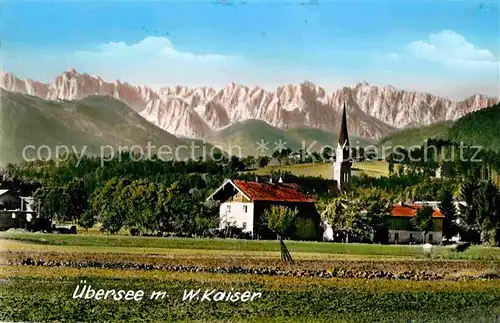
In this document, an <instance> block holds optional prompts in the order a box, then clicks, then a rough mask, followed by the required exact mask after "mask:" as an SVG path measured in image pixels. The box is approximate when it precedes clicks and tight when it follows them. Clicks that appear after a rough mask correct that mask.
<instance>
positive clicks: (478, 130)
mask: <svg viewBox="0 0 500 323" xmlns="http://www.w3.org/2000/svg"><path fill="white" fill-rule="evenodd" d="M448 137H449V139H451V140H453V141H456V142H464V143H465V144H468V145H480V146H483V147H484V148H486V149H492V150H496V151H499V150H500V104H496V105H494V106H491V107H489V108H486V109H482V110H478V111H476V112H472V113H470V114H467V115H465V116H463V117H462V118H460V119H458V120H457V121H456V122H455V123H454V124H453V126H452V127H451V128H450V129H449V130H448Z"/></svg>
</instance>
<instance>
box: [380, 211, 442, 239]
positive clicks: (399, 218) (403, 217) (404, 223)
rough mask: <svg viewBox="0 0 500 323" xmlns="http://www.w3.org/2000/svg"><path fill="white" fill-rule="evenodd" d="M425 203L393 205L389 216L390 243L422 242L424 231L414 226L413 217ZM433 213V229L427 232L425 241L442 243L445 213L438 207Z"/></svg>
mask: <svg viewBox="0 0 500 323" xmlns="http://www.w3.org/2000/svg"><path fill="white" fill-rule="evenodd" d="M423 205H424V204H423V203H418V204H405V203H399V204H395V205H394V206H393V207H392V211H391V216H390V218H389V243H412V242H414V243H422V242H423V241H422V232H421V231H419V230H416V229H415V228H413V226H412V224H411V219H412V218H413V217H414V216H415V215H416V214H417V211H418V210H419V209H420V208H422V207H423ZM433 208H434V213H433V214H432V229H431V230H430V231H429V232H427V233H426V235H425V242H428V243H440V242H441V239H442V238H443V219H444V215H443V214H442V213H441V211H439V209H438V208H436V207H433Z"/></svg>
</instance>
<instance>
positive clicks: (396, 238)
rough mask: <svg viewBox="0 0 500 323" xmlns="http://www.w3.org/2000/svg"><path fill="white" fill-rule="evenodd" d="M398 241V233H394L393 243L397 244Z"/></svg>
mask: <svg viewBox="0 0 500 323" xmlns="http://www.w3.org/2000/svg"><path fill="white" fill-rule="evenodd" d="M398 240H399V233H398V232H396V233H394V241H396V242H397V241H398Z"/></svg>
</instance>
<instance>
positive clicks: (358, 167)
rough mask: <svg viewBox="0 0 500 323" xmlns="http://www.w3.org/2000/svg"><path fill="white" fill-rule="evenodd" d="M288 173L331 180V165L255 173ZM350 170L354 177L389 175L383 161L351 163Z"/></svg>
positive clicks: (283, 167)
mask: <svg viewBox="0 0 500 323" xmlns="http://www.w3.org/2000/svg"><path fill="white" fill-rule="evenodd" d="M278 170H282V171H289V172H291V173H292V174H294V175H297V176H321V177H323V178H328V179H331V178H333V170H332V164H330V163H308V164H295V165H282V166H268V167H266V168H261V169H258V170H257V171H255V173H257V174H258V175H267V174H270V173H271V171H278ZM352 170H353V174H354V175H360V174H362V173H364V174H366V175H369V176H373V177H380V176H387V175H388V174H389V167H388V165H387V163H386V162H385V161H366V162H358V163H353V165H352Z"/></svg>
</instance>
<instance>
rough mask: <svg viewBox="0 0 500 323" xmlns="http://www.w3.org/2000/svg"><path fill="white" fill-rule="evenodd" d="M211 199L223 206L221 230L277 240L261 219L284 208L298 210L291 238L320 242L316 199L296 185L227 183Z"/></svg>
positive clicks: (248, 182)
mask: <svg viewBox="0 0 500 323" xmlns="http://www.w3.org/2000/svg"><path fill="white" fill-rule="evenodd" d="M208 200H215V201H219V202H220V203H221V204H220V209H219V216H220V228H225V227H226V226H235V227H238V228H241V229H242V230H243V232H248V233H250V234H251V235H252V236H253V237H255V238H274V237H276V235H275V234H273V233H271V232H270V231H269V229H268V228H267V227H266V226H265V225H263V223H262V217H263V214H264V211H265V210H266V209H268V208H270V207H272V206H274V205H283V206H287V207H289V208H292V209H297V210H298V215H297V221H296V225H295V228H294V230H293V234H292V237H291V238H292V239H297V240H320V239H321V236H322V232H321V231H322V229H321V224H320V215H319V213H318V212H317V210H316V207H315V206H314V201H315V199H314V198H313V197H311V196H309V195H307V194H305V193H303V192H302V191H301V190H300V187H299V186H298V185H297V184H294V183H282V181H279V182H278V183H273V182H272V181H271V182H261V181H259V180H257V181H255V182H252V181H241V180H226V181H225V182H224V183H223V184H222V185H221V186H220V187H219V188H218V189H217V190H216V191H215V192H214V193H213V194H212V195H211V196H209V197H208Z"/></svg>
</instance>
